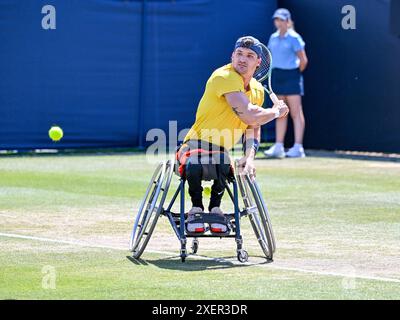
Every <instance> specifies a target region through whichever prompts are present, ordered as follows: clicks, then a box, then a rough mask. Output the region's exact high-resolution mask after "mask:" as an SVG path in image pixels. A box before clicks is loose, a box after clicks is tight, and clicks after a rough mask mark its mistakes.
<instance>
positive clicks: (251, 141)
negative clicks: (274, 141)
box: [238, 126, 261, 179]
mask: <svg viewBox="0 0 400 320" xmlns="http://www.w3.org/2000/svg"><path fill="white" fill-rule="evenodd" d="M260 139H261V127H260V126H248V127H247V129H246V131H245V133H244V135H243V151H244V156H243V157H242V158H241V159H240V160H239V162H238V165H239V168H240V169H241V173H242V174H249V175H250V178H251V179H254V178H255V176H256V167H255V165H254V158H255V157H256V153H257V150H258V147H259V144H260Z"/></svg>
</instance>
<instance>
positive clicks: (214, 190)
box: [208, 153, 230, 233]
mask: <svg viewBox="0 0 400 320" xmlns="http://www.w3.org/2000/svg"><path fill="white" fill-rule="evenodd" d="M220 156H221V158H220V160H221V161H220V164H218V165H217V166H218V168H217V172H218V179H215V180H214V183H213V185H212V186H211V199H210V204H209V206H208V210H209V212H210V213H212V214H217V215H221V216H222V217H223V216H224V213H223V212H222V210H221V208H220V206H221V201H222V197H223V196H224V192H225V186H226V183H227V179H228V175H229V173H230V160H229V155H228V154H225V153H221V155H220ZM225 160H226V161H225ZM228 160H229V161H228ZM210 229H211V232H214V233H225V232H227V231H228V226H227V224H226V223H211V224H210Z"/></svg>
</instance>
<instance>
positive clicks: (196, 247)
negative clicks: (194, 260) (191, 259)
mask: <svg viewBox="0 0 400 320" xmlns="http://www.w3.org/2000/svg"><path fill="white" fill-rule="evenodd" d="M197 250H199V241H198V240H193V243H192V254H196V253H197Z"/></svg>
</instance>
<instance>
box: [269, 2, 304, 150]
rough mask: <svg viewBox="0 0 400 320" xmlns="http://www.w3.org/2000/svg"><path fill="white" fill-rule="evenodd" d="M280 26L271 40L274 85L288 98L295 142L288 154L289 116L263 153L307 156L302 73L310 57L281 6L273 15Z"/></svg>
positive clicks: (288, 15)
mask: <svg viewBox="0 0 400 320" xmlns="http://www.w3.org/2000/svg"><path fill="white" fill-rule="evenodd" d="M272 18H273V19H274V24H275V27H276V29H277V31H276V32H275V33H273V34H272V35H271V37H270V39H269V42H268V48H269V49H270V51H271V54H272V68H273V70H272V79H271V80H272V88H274V92H275V93H276V94H277V95H278V98H279V99H281V100H283V101H285V103H286V104H287V106H288V107H289V110H290V115H291V117H292V120H293V126H294V136H295V144H294V146H293V147H292V148H290V149H289V151H288V152H287V153H286V154H285V150H284V145H283V143H284V140H285V134H286V129H287V117H284V118H279V119H277V120H276V142H275V144H274V145H273V146H272V147H271V148H269V149H268V150H267V151H265V152H264V154H265V155H266V156H267V157H275V158H283V157H285V156H287V157H291V158H304V157H305V153H304V148H303V135H304V127H305V120H304V114H303V107H302V104H301V97H302V96H303V95H304V84H303V76H302V74H301V73H302V72H303V71H304V70H305V68H306V66H307V63H308V60H307V56H306V52H305V50H304V46H305V43H304V41H303V39H302V37H301V36H300V35H299V34H298V33H297V32H295V31H294V29H293V22H292V19H291V16H290V12H289V10H287V9H283V8H281V9H278V10H276V11H275V13H274V15H273V17H272Z"/></svg>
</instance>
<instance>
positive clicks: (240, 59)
mask: <svg viewBox="0 0 400 320" xmlns="http://www.w3.org/2000/svg"><path fill="white" fill-rule="evenodd" d="M260 63H261V59H260V58H258V56H257V54H256V53H255V52H254V51H253V50H251V49H248V48H237V49H236V50H235V51H234V52H233V54H232V66H233V68H234V69H235V70H236V71H237V72H238V73H239V74H241V75H245V76H253V74H254V72H255V71H256V69H257V67H258V66H259V65H260Z"/></svg>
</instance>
